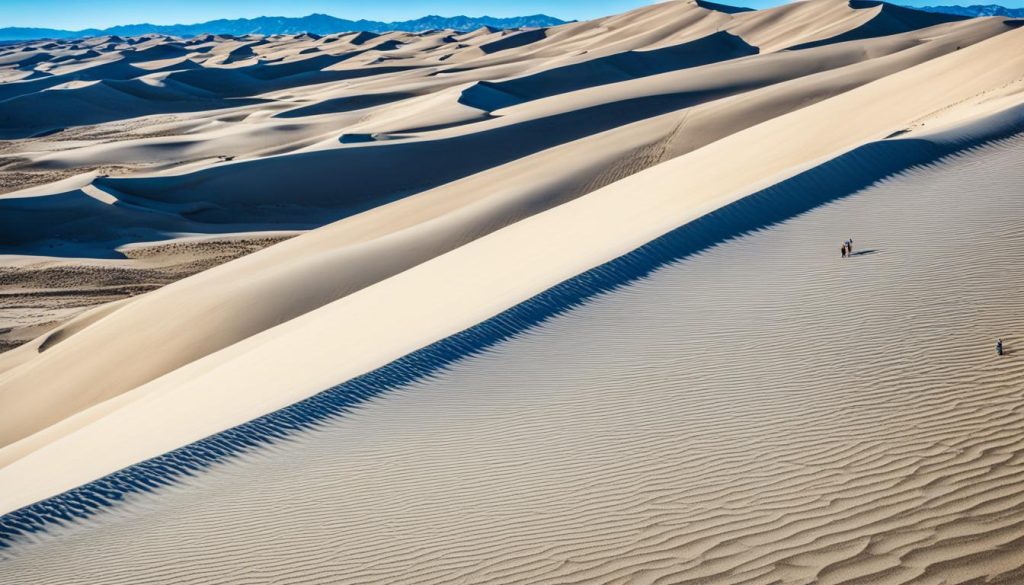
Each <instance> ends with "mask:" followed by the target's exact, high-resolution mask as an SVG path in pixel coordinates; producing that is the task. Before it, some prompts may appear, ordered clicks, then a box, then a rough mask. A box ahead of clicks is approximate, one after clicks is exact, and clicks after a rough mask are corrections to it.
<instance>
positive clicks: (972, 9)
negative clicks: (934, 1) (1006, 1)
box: [911, 4, 1024, 18]
mask: <svg viewBox="0 0 1024 585" xmlns="http://www.w3.org/2000/svg"><path fill="white" fill-rule="evenodd" d="M911 8H917V10H924V11H925V12H939V13H942V14H956V15H959V16H970V17H976V16H1007V17H1010V18H1024V8H1007V7H1005V6H999V5H998V4H984V5H982V4H974V5H972V6H921V7H911Z"/></svg>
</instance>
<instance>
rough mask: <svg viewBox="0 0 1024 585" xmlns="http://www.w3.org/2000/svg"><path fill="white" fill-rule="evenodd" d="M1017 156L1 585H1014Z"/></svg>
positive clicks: (371, 412)
mask: <svg viewBox="0 0 1024 585" xmlns="http://www.w3.org/2000/svg"><path fill="white" fill-rule="evenodd" d="M1022 147H1024V139H1022V138H1014V139H1009V140H1004V141H1002V142H999V143H996V144H993V145H990V146H987V147H984V148H981V149H976V150H974V151H971V152H968V153H965V154H962V155H958V156H956V157H954V158H952V159H945V160H943V161H942V162H939V163H935V164H932V165H929V166H927V167H921V168H915V169H912V170H910V171H906V172H903V173H901V174H899V175H898V176H895V177H891V178H889V179H887V180H885V181H883V182H882V183H880V184H878V185H875V186H872V187H870V188H867V189H864V190H862V191H859V192H858V193H856V194H855V195H853V196H851V197H847V198H843V199H839V200H836V201H832V202H830V203H826V204H825V205H823V206H821V207H817V208H815V209H813V210H811V211H810V212H808V213H805V214H803V215H800V216H797V217H795V218H793V219H790V220H788V221H785V222H784V223H782V224H780V225H777V226H774V227H769V226H765V228H766V229H759V230H757V231H755V232H753V233H748V234H746V235H737V236H736V237H734V238H733V239H731V240H729V241H726V242H724V243H720V244H718V245H715V246H713V247H711V248H709V249H705V250H702V251H699V252H697V253H696V254H693V255H691V256H689V257H687V258H685V259H683V260H681V261H677V262H674V263H672V264H670V265H668V266H664V267H662V268H660V269H658V270H656V271H655V272H653V273H651V274H649V275H648V276H646V277H644V278H641V279H639V280H637V281H634V282H632V283H631V284H629V285H627V286H625V287H621V288H617V289H612V290H609V291H608V292H605V293H602V294H600V295H598V296H597V297H595V298H592V299H590V300H588V301H586V302H585V303H583V304H582V305H580V306H577V307H575V308H573V309H571V310H569V311H567V312H564V313H562V314H560V315H558V316H555V317H553V318H551V319H549V320H547V321H546V322H544V323H542V324H541V325H539V326H537V327H535V328H533V329H530V330H528V331H527V332H525V333H521V334H518V335H516V336H515V337H513V338H512V339H510V340H507V341H504V342H502V343H499V344H497V345H495V346H493V347H492V348H491V349H489V350H487V351H486V352H484V353H482V354H480V355H476V356H473V357H469V358H466V359H463V360H461V361H458V362H456V363H454V364H453V365H451V366H450V367H448V368H446V369H444V370H442V371H438V372H436V373H435V374H434V375H432V376H430V377H428V378H426V379H422V380H419V381H415V382H412V383H409V384H407V385H405V386H403V387H401V388H399V389H398V390H395V391H393V392H391V393H388V394H384V395H381V396H377V397H374V398H371V399H370V400H369V401H368V402H367V403H365V404H363V405H361V406H359V407H357V408H354V409H353V410H352V411H351V412H349V413H347V414H345V415H344V416H342V417H339V418H334V419H330V420H327V421H324V422H323V423H322V424H320V426H319V427H318V428H317V429H316V430H312V431H306V432H303V433H300V434H297V435H293V436H292V438H291V439H290V440H288V441H285V442H279V443H277V444H275V445H273V446H269V447H266V448H264V449H260V450H256V451H251V452H249V453H248V454H246V455H245V456H243V457H241V458H238V459H234V460H231V461H229V462H227V463H224V464H221V465H217V466H214V467H213V468H212V469H209V470H207V471H205V472H203V473H201V474H199V475H197V476H195V477H192V478H189V479H188V480H186V481H184V482H182V483H180V484H178V485H175V486H172V487H168V488H164V489H162V490H160V491H158V492H157V493H155V494H149V495H132V496H129V497H128V498H127V501H126V502H125V503H123V504H121V505H118V506H115V507H113V508H111V509H110V510H109V511H107V512H105V513H102V514H99V515H97V516H94V517H93V518H92V519H90V520H88V521H86V522H81V523H77V524H73V525H69V526H67V527H64V528H60V529H56V530H53V531H50V532H49V533H45V534H36V535H33V536H32V537H31V538H26V539H25V540H23V541H22V542H20V543H18V544H17V545H16V546H14V547H13V548H11V549H8V550H7V551H5V552H4V553H2V554H4V555H5V557H4V560H3V561H2V564H0V578H2V581H3V582H4V583H12V584H13V583H41V582H45V583H101V582H102V583H218V582H246V583H273V582H288V583H369V582H375V583H404V582H410V583H411V582H415V583H452V582H465V583H481V582H502V583H540V582H552V583H554V582H557V583H573V582H601V583H626V582H628V583H871V584H875V583H936V584H937V583H972V582H973V583H977V582H986V583H1019V582H1021V581H1022V580H1024V569H1022V567H1024V546H1022V544H1024V483H1022V482H1021V480H1020V478H1021V472H1022V460H1021V457H1020V452H1021V447H1022V446H1024V416H1022V407H1021V404H1022V402H1021V398H1022V393H1024V359H1022V358H1024V353H1021V352H1024V349H1020V348H1021V347H1024V336H1022V334H1021V333H1020V332H1021V331H1022V330H1024V297H1022V295H1020V294H1019V291H1021V290H1024V271H1021V270H1020V268H1019V256H1020V254H1019V252H1018V250H1019V249H1020V247H1021V246H1022V245H1024V230H1022V229H1021V225H1022V224H1021V219H1022V218H1024V197H1022V196H1021V192H1020V185H1021V184H1024V166H1022V165H1021V162H1024V161H1022V153H1024V150H1022ZM846 237H853V238H854V240H855V246H856V247H855V250H856V251H857V252H859V254H858V255H857V256H855V257H853V258H851V259H847V260H841V259H840V258H839V254H838V250H837V249H836V248H837V247H838V245H839V242H840V241H842V240H843V239H845V238H846ZM997 336H1002V337H1003V339H1004V340H1005V341H1006V342H1007V347H1008V348H1009V350H1010V352H1009V355H1007V356H1004V357H1003V358H1002V359H999V358H996V356H995V352H994V348H993V344H994V341H995V338H996V337H997Z"/></svg>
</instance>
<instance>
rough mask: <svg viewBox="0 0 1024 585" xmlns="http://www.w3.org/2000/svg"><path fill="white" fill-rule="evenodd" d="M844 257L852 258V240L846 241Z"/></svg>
mask: <svg viewBox="0 0 1024 585" xmlns="http://www.w3.org/2000/svg"><path fill="white" fill-rule="evenodd" d="M846 255H847V256H853V238H850V239H849V240H846Z"/></svg>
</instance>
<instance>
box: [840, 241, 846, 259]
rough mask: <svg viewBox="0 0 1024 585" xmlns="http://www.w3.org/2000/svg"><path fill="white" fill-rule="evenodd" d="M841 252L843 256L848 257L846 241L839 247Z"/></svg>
mask: <svg viewBox="0 0 1024 585" xmlns="http://www.w3.org/2000/svg"><path fill="white" fill-rule="evenodd" d="M839 253H840V254H842V256H843V258H846V243H845V242H844V243H843V247H842V248H839Z"/></svg>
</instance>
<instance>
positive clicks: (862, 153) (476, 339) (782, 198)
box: [0, 122, 1024, 548]
mask: <svg viewBox="0 0 1024 585" xmlns="http://www.w3.org/2000/svg"><path fill="white" fill-rule="evenodd" d="M1022 124H1024V122H1021V123H1013V124H1007V125H1006V126H1005V127H1003V128H1001V130H1000V131H998V132H992V133H989V134H987V135H986V136H984V138H983V139H982V138H978V139H973V140H969V141H968V140H963V141H958V142H954V141H949V142H942V143H938V142H930V141H927V140H921V139H906V140H886V141H882V142H875V143H871V144H867V145H864V146H861V147H859V148H857V149H855V150H853V151H850V152H847V153H845V154H843V155H841V156H839V157H837V158H835V159H832V160H830V161H828V162H825V163H823V164H821V165H819V166H817V167H815V168H812V169H810V170H808V171H806V172H804V173H801V174H799V175H796V176H794V177H791V178H789V179H786V180H785V181H782V182H780V183H778V184H776V185H773V186H771V187H769V188H767V189H765V190H763V191H759V192H757V193H754V194H752V195H749V196H747V197H744V198H743V199H740V200H738V201H735V202H733V203H731V204H729V205H726V206H724V207H722V208H719V209H717V210H715V211H713V212H711V213H708V214H707V215H704V216H702V217H700V218H698V219H696V220H694V221H692V222H690V223H687V224H685V225H682V226H680V227H678V228H676V229H674V230H672V231H670V232H668V233H666V234H663V235H662V236H660V237H658V238H656V239H654V240H652V241H650V242H648V243H647V244H644V245H643V246H640V247H639V248H637V249H635V250H633V251H632V252H629V253H627V254H625V255H623V256H620V257H618V258H615V259H613V260H611V261H609V262H606V263H605V264H602V265H600V266H597V267H595V268H592V269H590V270H588V271H586V272H584V273H582V274H579V275H577V276H575V277H572V278H569V279H568V280H565V281H563V282H561V283H559V284H557V285H555V286H553V287H551V288H549V289H547V290H545V291H543V292H541V293H539V294H537V295H536V296H534V297H532V298H530V299H528V300H526V301H524V302H522V303H520V304H518V305H515V306H513V307H511V308H509V309H507V310H505V311H504V312H502V313H500V314H498V315H496V316H494V317H492V318H490V319H487V320H486V321H483V322H481V323H478V324H477V325H474V326H472V327H470V328H468V329H465V330H463V331H460V332H459V333H456V334H454V335H451V336H449V337H446V338H444V339H441V340H439V341H437V342H434V343H432V344H430V345H428V346H426V347H423V348H421V349H418V350H416V351H414V352H412V353H409V354H407V355H405V356H403V357H401V358H398V359H397V360H395V361H393V362H391V363H389V364H386V365H384V366H382V367H380V368H378V369H376V370H373V371H371V372H368V373H366V374H363V375H361V376H358V377H356V378H353V379H351V380H348V381H346V382H343V383H341V384H338V385H337V386H334V387H333V388H329V389H327V390H324V391H323V392H321V393H319V394H316V395H314V396H312V397H310V398H307V399H305V400H303V401H301V402H298V403H295V404H293V405H291V406H288V407H285V408H283V409H281V410H278V411H276V412H272V413H270V414H267V415H265V416H262V417H259V418H257V419H254V420H252V421H249V422H247V423H244V424H242V425H239V426H237V427H233V428H230V429H227V430H225V431H223V432H220V433H217V434H216V435H212V436H210V437H207V438H205V439H201V440H199V441H197V442H195V443H192V444H189V445H186V446H184V447H181V448H179V449H176V450H174V451H170V452H168V453H165V454H163V455H160V456H158V457H154V458H152V459H149V460H146V461H143V462H141V463H138V464H136V465H133V466H131V467H127V468H124V469H121V470H119V471H115V472H114V473H111V474H110V475H107V476H105V477H102V478H100V479H98V480H95V481H93V482H90V483H88V484H85V485H83V486H80V487H77V488H74V489H71V490H69V491H67V492H64V493H62V494H60V495H57V496H54V497H52V498H49V499H47V500H44V501H41V502H37V503H35V504H32V505H29V506H26V507H24V508H21V509H19V510H16V511H14V512H11V513H9V514H7V515H5V516H0V548H6V547H8V546H10V545H11V543H12V541H13V540H15V539H16V538H18V536H19V535H22V534H26V533H32V532H40V531H43V530H45V529H46V528H47V527H49V526H58V525H62V524H65V523H67V522H70V521H75V520H79V519H84V518H88V517H90V516H93V515H94V514H96V513H97V512H98V511H99V510H101V509H103V508H105V507H108V506H113V505H116V504H117V503H118V502H119V501H121V500H123V499H124V498H125V497H126V496H128V495H130V494H140V493H144V492H151V491H154V490H157V489H159V488H160V487H161V486H166V485H169V484H173V483H176V482H178V481H180V480H181V479H183V478H184V477H186V476H192V475H195V474H196V473H198V472H201V471H202V470H203V469H206V468H209V467H211V466H212V465H214V464H215V463H218V462H221V461H224V460H225V459H230V458H233V457H236V456H238V455H241V454H243V453H246V452H251V451H253V450H255V449H258V448H260V447H264V446H267V445H271V444H274V443H277V442H278V441H280V440H282V439H285V438H286V437H289V436H293V435H294V434H295V433H297V432H300V431H302V430H305V429H311V428H315V427H317V426H319V425H322V424H325V423H326V422H328V421H330V420H331V419H335V418H337V417H339V416H342V415H344V414H345V413H347V412H349V411H351V410H353V409H354V408H356V407H358V406H360V405H361V404H363V403H365V402H367V401H369V400H371V399H373V398H375V397H378V396H381V395H384V394H387V393H389V392H391V391H393V390H395V389H398V388H401V387H403V386H406V385H408V384H410V383H412V382H415V381H418V380H422V379H424V378H426V377H428V376H431V375H434V374H436V373H437V372H439V371H442V370H444V369H446V368H447V367H448V366H449V365H451V364H453V363H455V362H457V361H459V360H462V359H465V358H467V357H469V356H473V355H476V354H480V353H482V352H484V351H486V350H487V349H489V348H490V347H492V346H494V345H496V344H498V343H500V342H502V341H505V340H507V339H510V338H512V337H514V336H517V335H518V334H520V333H522V332H523V331H526V330H528V329H530V328H533V327H535V326H537V325H539V324H541V323H543V322H545V321H547V320H548V319H550V318H552V317H554V316H556V315H559V314H561V313H565V312H567V311H569V310H571V309H573V308H574V307H578V306H580V305H582V304H584V303H586V302H588V301H589V300H590V299H592V298H593V297H595V296H597V295H600V294H605V293H609V292H611V291H614V290H616V289H619V288H621V287H623V286H626V285H627V284H629V283H631V282H633V281H636V280H638V279H641V278H644V277H646V276H648V275H650V274H651V273H653V272H655V271H656V270H658V269H660V268H663V267H665V266H667V265H670V264H673V263H676V262H678V261H680V260H682V259H685V258H687V257H690V256H693V255H694V254H697V253H699V252H702V251H704V250H707V249H709V248H711V247H713V246H717V245H719V244H722V243H724V242H727V241H730V240H734V239H736V238H739V237H741V236H743V235H745V234H749V233H752V232H755V231H759V230H763V229H766V228H769V227H771V226H773V225H775V224H778V223H781V222H784V221H786V220H789V219H792V218H794V217H796V216H798V215H802V214H804V213H807V212H808V211H811V210H813V209H815V208H817V207H820V206H823V205H825V204H828V203H831V202H834V201H838V200H840V199H843V198H845V197H848V196H850V195H852V194H854V193H856V192H858V191H860V190H861V189H864V188H865V187H867V186H869V185H871V184H872V183H875V182H876V181H878V180H880V179H882V178H885V177H887V176H890V175H893V174H895V173H899V172H902V171H905V170H907V169H908V168H910V167H913V166H917V165H921V164H924V163H928V162H932V161H934V160H935V159H937V158H939V157H942V156H945V155H949V154H953V153H955V152H957V151H960V150H963V149H966V148H970V147H973V146H977V145H980V144H983V143H985V142H989V141H992V140H996V139H999V138H1005V137H1007V136H1010V135H1013V134H1015V133H1017V132H1019V131H1021V130H1024V127H1022ZM874 252H875V250H864V251H862V252H858V253H855V255H865V254H868V253H874ZM340 357H342V358H343V356H340Z"/></svg>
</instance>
